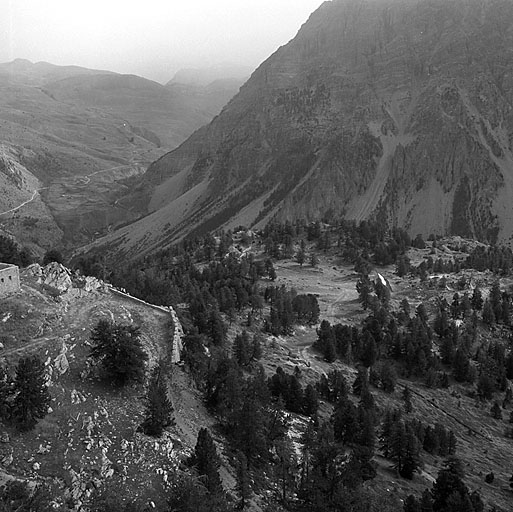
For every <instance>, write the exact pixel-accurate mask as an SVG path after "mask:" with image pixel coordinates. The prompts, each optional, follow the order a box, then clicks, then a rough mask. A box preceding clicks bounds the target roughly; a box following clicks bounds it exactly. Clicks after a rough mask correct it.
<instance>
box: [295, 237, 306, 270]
mask: <svg viewBox="0 0 513 512" xmlns="http://www.w3.org/2000/svg"><path fill="white" fill-rule="evenodd" d="M296 261H297V262H298V263H299V265H300V266H301V267H302V266H303V263H304V262H305V261H306V251H305V241H304V240H301V244H300V247H299V250H298V251H297V253H296Z"/></svg>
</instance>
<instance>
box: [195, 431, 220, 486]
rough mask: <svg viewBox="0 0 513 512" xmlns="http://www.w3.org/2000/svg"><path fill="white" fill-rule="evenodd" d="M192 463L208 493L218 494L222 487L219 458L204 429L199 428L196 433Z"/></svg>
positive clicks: (211, 440)
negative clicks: (202, 478)
mask: <svg viewBox="0 0 513 512" xmlns="http://www.w3.org/2000/svg"><path fill="white" fill-rule="evenodd" d="M192 463H193V465H194V467H195V468H196V470H197V471H198V473H199V474H200V475H201V476H203V477H204V478H205V487H206V488H207V490H208V492H209V493H210V494H214V495H215V494H220V493H221V492H222V490H223V486H222V484H221V478H220V477H219V466H220V461H219V456H218V454H217V450H216V446H215V444H214V441H213V439H212V436H211V435H210V432H209V431H208V429H206V428H201V429H200V431H199V433H198V439H197V441H196V447H195V448H194V455H193V457H192Z"/></svg>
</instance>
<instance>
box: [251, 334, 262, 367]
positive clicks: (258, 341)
mask: <svg viewBox="0 0 513 512" xmlns="http://www.w3.org/2000/svg"><path fill="white" fill-rule="evenodd" d="M251 349H252V354H251V355H252V358H253V359H254V360H255V361H258V360H259V359H261V357H262V338H261V336H260V334H258V333H256V334H254V335H253V341H252V342H251Z"/></svg>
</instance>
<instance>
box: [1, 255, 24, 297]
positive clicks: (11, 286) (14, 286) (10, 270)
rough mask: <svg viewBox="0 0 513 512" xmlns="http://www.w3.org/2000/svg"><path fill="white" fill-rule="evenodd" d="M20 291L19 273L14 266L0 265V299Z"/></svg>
mask: <svg viewBox="0 0 513 512" xmlns="http://www.w3.org/2000/svg"><path fill="white" fill-rule="evenodd" d="M19 289H20V272H19V269H18V267H17V266H16V265H9V264H7V263H0V297H5V296H6V295H9V294H11V293H15V292H17V291H18V290H19Z"/></svg>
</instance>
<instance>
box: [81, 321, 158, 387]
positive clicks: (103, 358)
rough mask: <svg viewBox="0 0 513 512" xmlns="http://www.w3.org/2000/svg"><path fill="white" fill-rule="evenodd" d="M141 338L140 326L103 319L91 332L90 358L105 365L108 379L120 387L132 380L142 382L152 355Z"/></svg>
mask: <svg viewBox="0 0 513 512" xmlns="http://www.w3.org/2000/svg"><path fill="white" fill-rule="evenodd" d="M140 336H141V332H140V329H139V327H137V326H134V325H123V324H116V323H114V322H111V321H109V320H100V321H99V322H98V324H97V325H96V327H95V328H94V329H93V330H92V331H91V341H92V346H91V350H90V357H91V358H92V359H94V360H96V361H99V362H100V363H101V364H102V366H103V367H104V369H105V370H106V372H107V375H108V377H109V378H110V379H112V381H113V382H114V383H115V384H117V385H121V386H122V385H124V384H126V383H127V382H129V381H131V380H134V381H139V382H141V381H142V380H143V379H144V365H145V362H146V360H147V359H148V356H147V355H146V353H145V352H144V350H143V348H142V343H141V339H140Z"/></svg>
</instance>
